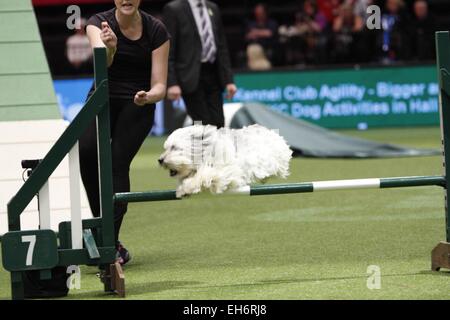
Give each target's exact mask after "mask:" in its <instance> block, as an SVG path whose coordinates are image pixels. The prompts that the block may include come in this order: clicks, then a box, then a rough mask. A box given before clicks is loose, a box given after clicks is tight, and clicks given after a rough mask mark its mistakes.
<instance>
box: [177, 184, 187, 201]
mask: <svg viewBox="0 0 450 320" xmlns="http://www.w3.org/2000/svg"><path fill="white" fill-rule="evenodd" d="M175 196H176V197H177V198H179V199H180V198H183V197H186V196H188V194H187V193H186V191H185V190H184V189H183V187H182V186H179V187H178V188H177V190H176V191H175Z"/></svg>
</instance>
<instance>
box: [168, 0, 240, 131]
mask: <svg viewBox="0 0 450 320" xmlns="http://www.w3.org/2000/svg"><path fill="white" fill-rule="evenodd" d="M163 17H164V23H165V24H166V27H167V29H168V31H169V33H170V34H171V36H172V39H171V48H170V55H169V75H168V80H167V84H168V90H167V96H168V98H169V99H170V100H178V99H179V98H180V97H181V96H182V97H183V99H184V102H185V104H186V109H187V112H188V114H189V116H190V117H191V118H192V119H193V120H194V121H202V123H203V124H211V125H215V126H217V127H223V126H224V115H223V92H224V91H226V93H227V99H232V98H233V96H234V94H235V93H236V90H237V89H236V86H235V85H234V83H233V74H232V72H231V63H230V57H229V53H228V47H227V43H226V39H225V33H224V29H223V25H222V20H221V17H220V11H219V8H218V7H217V5H216V4H214V3H212V2H210V1H207V0H174V1H172V2H170V3H168V4H167V5H166V6H165V7H164V10H163Z"/></svg>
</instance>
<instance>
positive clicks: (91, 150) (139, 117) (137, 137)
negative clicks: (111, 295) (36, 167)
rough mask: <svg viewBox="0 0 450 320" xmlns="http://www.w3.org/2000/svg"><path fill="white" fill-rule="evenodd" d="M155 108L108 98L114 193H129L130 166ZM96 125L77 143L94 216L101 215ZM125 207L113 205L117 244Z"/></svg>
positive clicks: (125, 205) (150, 125) (150, 123)
mask: <svg viewBox="0 0 450 320" xmlns="http://www.w3.org/2000/svg"><path fill="white" fill-rule="evenodd" d="M154 115H155V107H154V106H152V105H146V106H143V107H140V106H137V105H135V104H134V102H133V101H132V100H124V99H114V98H111V99H110V121H111V154H112V174H113V192H114V193H117V192H129V191H130V176H129V171H130V164H131V161H132V160H133V158H134V156H135V155H136V153H137V152H138V150H139V148H140V147H141V145H142V143H143V142H144V140H145V138H146V137H147V135H148V133H149V132H150V130H151V128H152V126H153V122H154ZM96 132H97V126H96V122H95V120H94V121H93V122H92V123H91V125H90V126H89V128H88V129H87V130H86V132H85V133H84V134H83V135H82V137H81V138H80V140H79V151H80V171H81V179H82V180H83V184H84V187H85V189H86V193H87V197H88V200H89V206H90V208H91V211H92V214H93V215H94V217H99V216H100V197H99V181H98V162H97V134H96ZM126 212H127V204H126V203H125V204H123V203H120V204H115V206H114V228H115V230H114V231H115V239H116V243H117V241H118V239H119V231H120V226H121V225H122V220H123V217H124V215H125V213H126Z"/></svg>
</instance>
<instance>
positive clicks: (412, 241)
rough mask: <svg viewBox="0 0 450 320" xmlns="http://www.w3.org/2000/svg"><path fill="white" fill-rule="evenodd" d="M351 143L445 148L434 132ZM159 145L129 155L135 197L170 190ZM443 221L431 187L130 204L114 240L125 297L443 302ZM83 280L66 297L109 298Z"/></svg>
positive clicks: (363, 166) (375, 169)
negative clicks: (376, 280)
mask: <svg viewBox="0 0 450 320" xmlns="http://www.w3.org/2000/svg"><path fill="white" fill-rule="evenodd" d="M346 133H349V134H351V135H354V136H359V137H364V138H369V139H373V140H376V141H385V142H391V143H399V144H403V145H407V146H413V147H426V148H430V147H431V148H439V146H440V133H439V129H438V128H403V129H377V130H370V131H365V132H357V131H347V132H346ZM303 138H305V139H307V137H303ZM162 143H163V139H161V138H149V139H147V141H146V142H145V144H144V146H143V147H142V149H141V150H140V152H139V154H138V155H137V156H136V158H135V160H134V162H133V164H132V169H131V181H132V190H133V191H142V190H154V189H168V188H170V189H172V188H174V187H175V181H174V180H173V179H170V178H169V177H168V173H167V172H166V171H164V170H162V169H160V168H159V167H158V164H157V157H158V155H159V153H160V152H161V149H162ZM291 171H292V174H291V176H290V177H289V179H288V181H289V182H300V181H303V182H307V181H315V180H325V179H349V178H369V177H389V176H407V175H438V174H442V160H441V158H440V157H419V158H400V159H370V160H321V159H304V158H296V159H294V160H292V163H291ZM276 182H280V181H279V180H271V181H269V183H276ZM444 219H445V217H444V193H443V191H442V190H441V189H439V188H438V187H420V188H406V189H390V190H386V189H385V190H358V191H331V192H326V193H313V194H297V195H295V194H294V195H283V196H264V197H252V198H249V197H243V196H227V197H217V198H213V199H211V198H209V199H206V198H197V199H196V198H191V199H185V200H182V201H172V202H157V203H141V204H130V205H129V211H128V213H127V216H126V217H125V221H124V224H123V227H122V232H121V240H122V241H123V243H124V244H125V245H126V247H127V248H128V249H129V250H130V251H131V254H132V256H133V259H132V261H131V262H130V263H129V264H128V265H126V267H125V273H126V287H127V298H128V299H449V298H450V273H449V272H448V271H441V272H439V273H437V272H431V271H430V253H431V249H432V248H433V247H434V246H435V245H436V244H437V243H438V242H439V241H441V240H445V233H444V232H445V228H444V225H445V222H444ZM369 265H377V266H379V267H380V269H381V289H379V290H369V289H368V288H367V286H366V282H367V277H368V275H367V267H368V266H369ZM81 270H82V278H81V281H82V282H81V290H72V291H71V292H70V295H69V297H68V298H69V299H111V298H113V299H116V298H115V297H114V296H111V295H106V294H105V293H103V292H102V285H101V283H100V282H99V280H98V279H97V278H96V276H95V273H96V269H95V268H92V267H90V268H88V267H82V269H81ZM9 297H10V293H9V275H8V273H7V272H6V271H4V270H3V269H0V298H5V299H9Z"/></svg>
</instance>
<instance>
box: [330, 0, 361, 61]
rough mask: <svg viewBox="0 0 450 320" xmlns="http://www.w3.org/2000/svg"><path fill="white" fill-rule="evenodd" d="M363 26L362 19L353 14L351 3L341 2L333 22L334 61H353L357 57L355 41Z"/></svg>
mask: <svg viewBox="0 0 450 320" xmlns="http://www.w3.org/2000/svg"><path fill="white" fill-rule="evenodd" d="M363 28H364V20H363V19H362V18H361V17H360V16H358V15H356V14H355V12H354V7H353V5H351V4H343V5H341V6H340V8H339V13H338V16H337V17H336V18H335V19H334V23H333V50H332V52H333V56H334V59H333V60H334V61H335V62H343V63H349V62H355V60H357V57H359V52H356V51H357V49H356V48H357V46H356V45H357V43H358V41H359V40H360V38H361V37H360V32H361V31H362V30H363Z"/></svg>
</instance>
